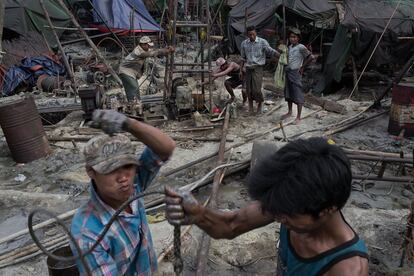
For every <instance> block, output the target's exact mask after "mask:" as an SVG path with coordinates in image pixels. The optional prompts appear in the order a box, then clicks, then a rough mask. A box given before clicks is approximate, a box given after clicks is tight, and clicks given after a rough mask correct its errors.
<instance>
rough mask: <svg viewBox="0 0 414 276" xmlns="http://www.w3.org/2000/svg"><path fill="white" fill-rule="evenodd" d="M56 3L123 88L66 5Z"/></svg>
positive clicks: (59, 0) (60, 0)
mask: <svg viewBox="0 0 414 276" xmlns="http://www.w3.org/2000/svg"><path fill="white" fill-rule="evenodd" d="M57 1H58V3H59V4H60V6H61V7H62V8H63V10H64V11H65V12H66V13H67V14H68V15H69V16H70V18H71V20H72V23H73V25H75V27H76V28H78V30H79V31H80V33H81V34H82V35H83V36H84V37H85V39H86V41H87V42H88V44H89V45H90V46H91V47H92V49H93V51H94V52H95V54H96V55H97V56H98V58H99V59H100V60H101V61H102V62H103V63H104V64H105V65H106V67H107V68H108V71H109V73H110V74H111V76H112V77H113V78H114V79H115V80H116V81H117V82H118V84H119V85H121V87H123V85H122V81H121V79H120V78H119V76H118V75H117V74H116V72H115V71H114V69H113V68H112V67H111V65H110V64H109V63H108V62H107V61H106V59H105V58H104V57H103V55H102V54H101V52H100V51H99V49H98V48H97V47H96V45H95V43H93V41H92V40H91V39H90V38H89V36H88V34H87V33H86V32H85V31H84V30H83V28H82V27H81V25H79V23H78V21H77V20H76V18H75V16H73V14H72V13H71V12H70V10H69V9H68V7H67V6H66V4H65V3H64V2H63V0H57Z"/></svg>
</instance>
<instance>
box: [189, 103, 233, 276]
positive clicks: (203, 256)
mask: <svg viewBox="0 0 414 276" xmlns="http://www.w3.org/2000/svg"><path fill="white" fill-rule="evenodd" d="M229 109H230V106H229V104H227V108H226V115H225V118H224V124H223V131H222V133H221V142H220V146H219V151H218V164H217V165H221V164H222V163H223V161H224V153H225V151H226V137H227V132H228V128H229V119H230V111H229ZM223 170H224V169H221V170H217V171H216V173H215V175H214V181H213V189H212V192H211V202H210V206H211V208H217V205H218V202H217V196H218V189H219V187H220V183H221V180H222V179H223V178H222V171H223ZM209 249H210V237H209V236H208V235H206V233H203V237H202V240H201V243H200V246H199V247H198V260H197V273H196V275H198V276H202V275H205V270H206V264H207V260H208V251H209Z"/></svg>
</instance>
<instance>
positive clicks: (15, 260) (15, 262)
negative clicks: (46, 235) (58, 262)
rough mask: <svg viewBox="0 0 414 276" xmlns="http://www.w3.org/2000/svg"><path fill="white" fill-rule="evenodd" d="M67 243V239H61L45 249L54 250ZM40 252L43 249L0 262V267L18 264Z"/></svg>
mask: <svg viewBox="0 0 414 276" xmlns="http://www.w3.org/2000/svg"><path fill="white" fill-rule="evenodd" d="M68 244H69V243H68V241H62V242H60V243H57V244H54V245H52V246H50V247H48V248H46V249H47V250H48V251H51V250H54V249H56V248H59V247H63V246H66V245H68ZM41 254H43V251H42V250H40V249H39V250H38V251H36V252H34V253H32V254H29V255H26V256H24V257H21V258H18V259H14V260H12V261H10V262H8V263H2V264H0V268H3V267H6V266H10V265H15V264H18V263H20V262H24V261H27V260H29V259H32V258H33V257H36V256H39V255H41Z"/></svg>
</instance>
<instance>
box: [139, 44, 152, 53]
mask: <svg viewBox="0 0 414 276" xmlns="http://www.w3.org/2000/svg"><path fill="white" fill-rule="evenodd" d="M139 45H140V46H141V48H142V50H144V51H145V52H146V51H148V50H149V48H150V45H149V44H148V43H140V44H139Z"/></svg>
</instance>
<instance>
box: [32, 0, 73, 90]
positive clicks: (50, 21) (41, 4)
mask: <svg viewBox="0 0 414 276" xmlns="http://www.w3.org/2000/svg"><path fill="white" fill-rule="evenodd" d="M39 3H40V6H42V9H43V12H44V14H45V17H46V20H47V22H48V24H49V26H50V28H51V30H52V33H53V36H54V37H55V39H56V43H57V45H58V47H59V51H60V53H61V54H62V59H63V64H64V65H65V67H66V71H68V75H69V78H70V80H71V82H72V84H71V86H72V89H73V92H74V93H75V95H76V94H77V88H76V83H75V76H74V74H73V72H72V68H71V67H70V65H69V61H68V58H67V57H66V54H65V51H64V50H63V46H62V44H61V43H60V40H59V36H58V35H57V33H56V29H55V27H54V26H53V23H52V20H51V19H50V16H49V12H48V11H47V9H46V6H45V3H44V1H43V0H39Z"/></svg>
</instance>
